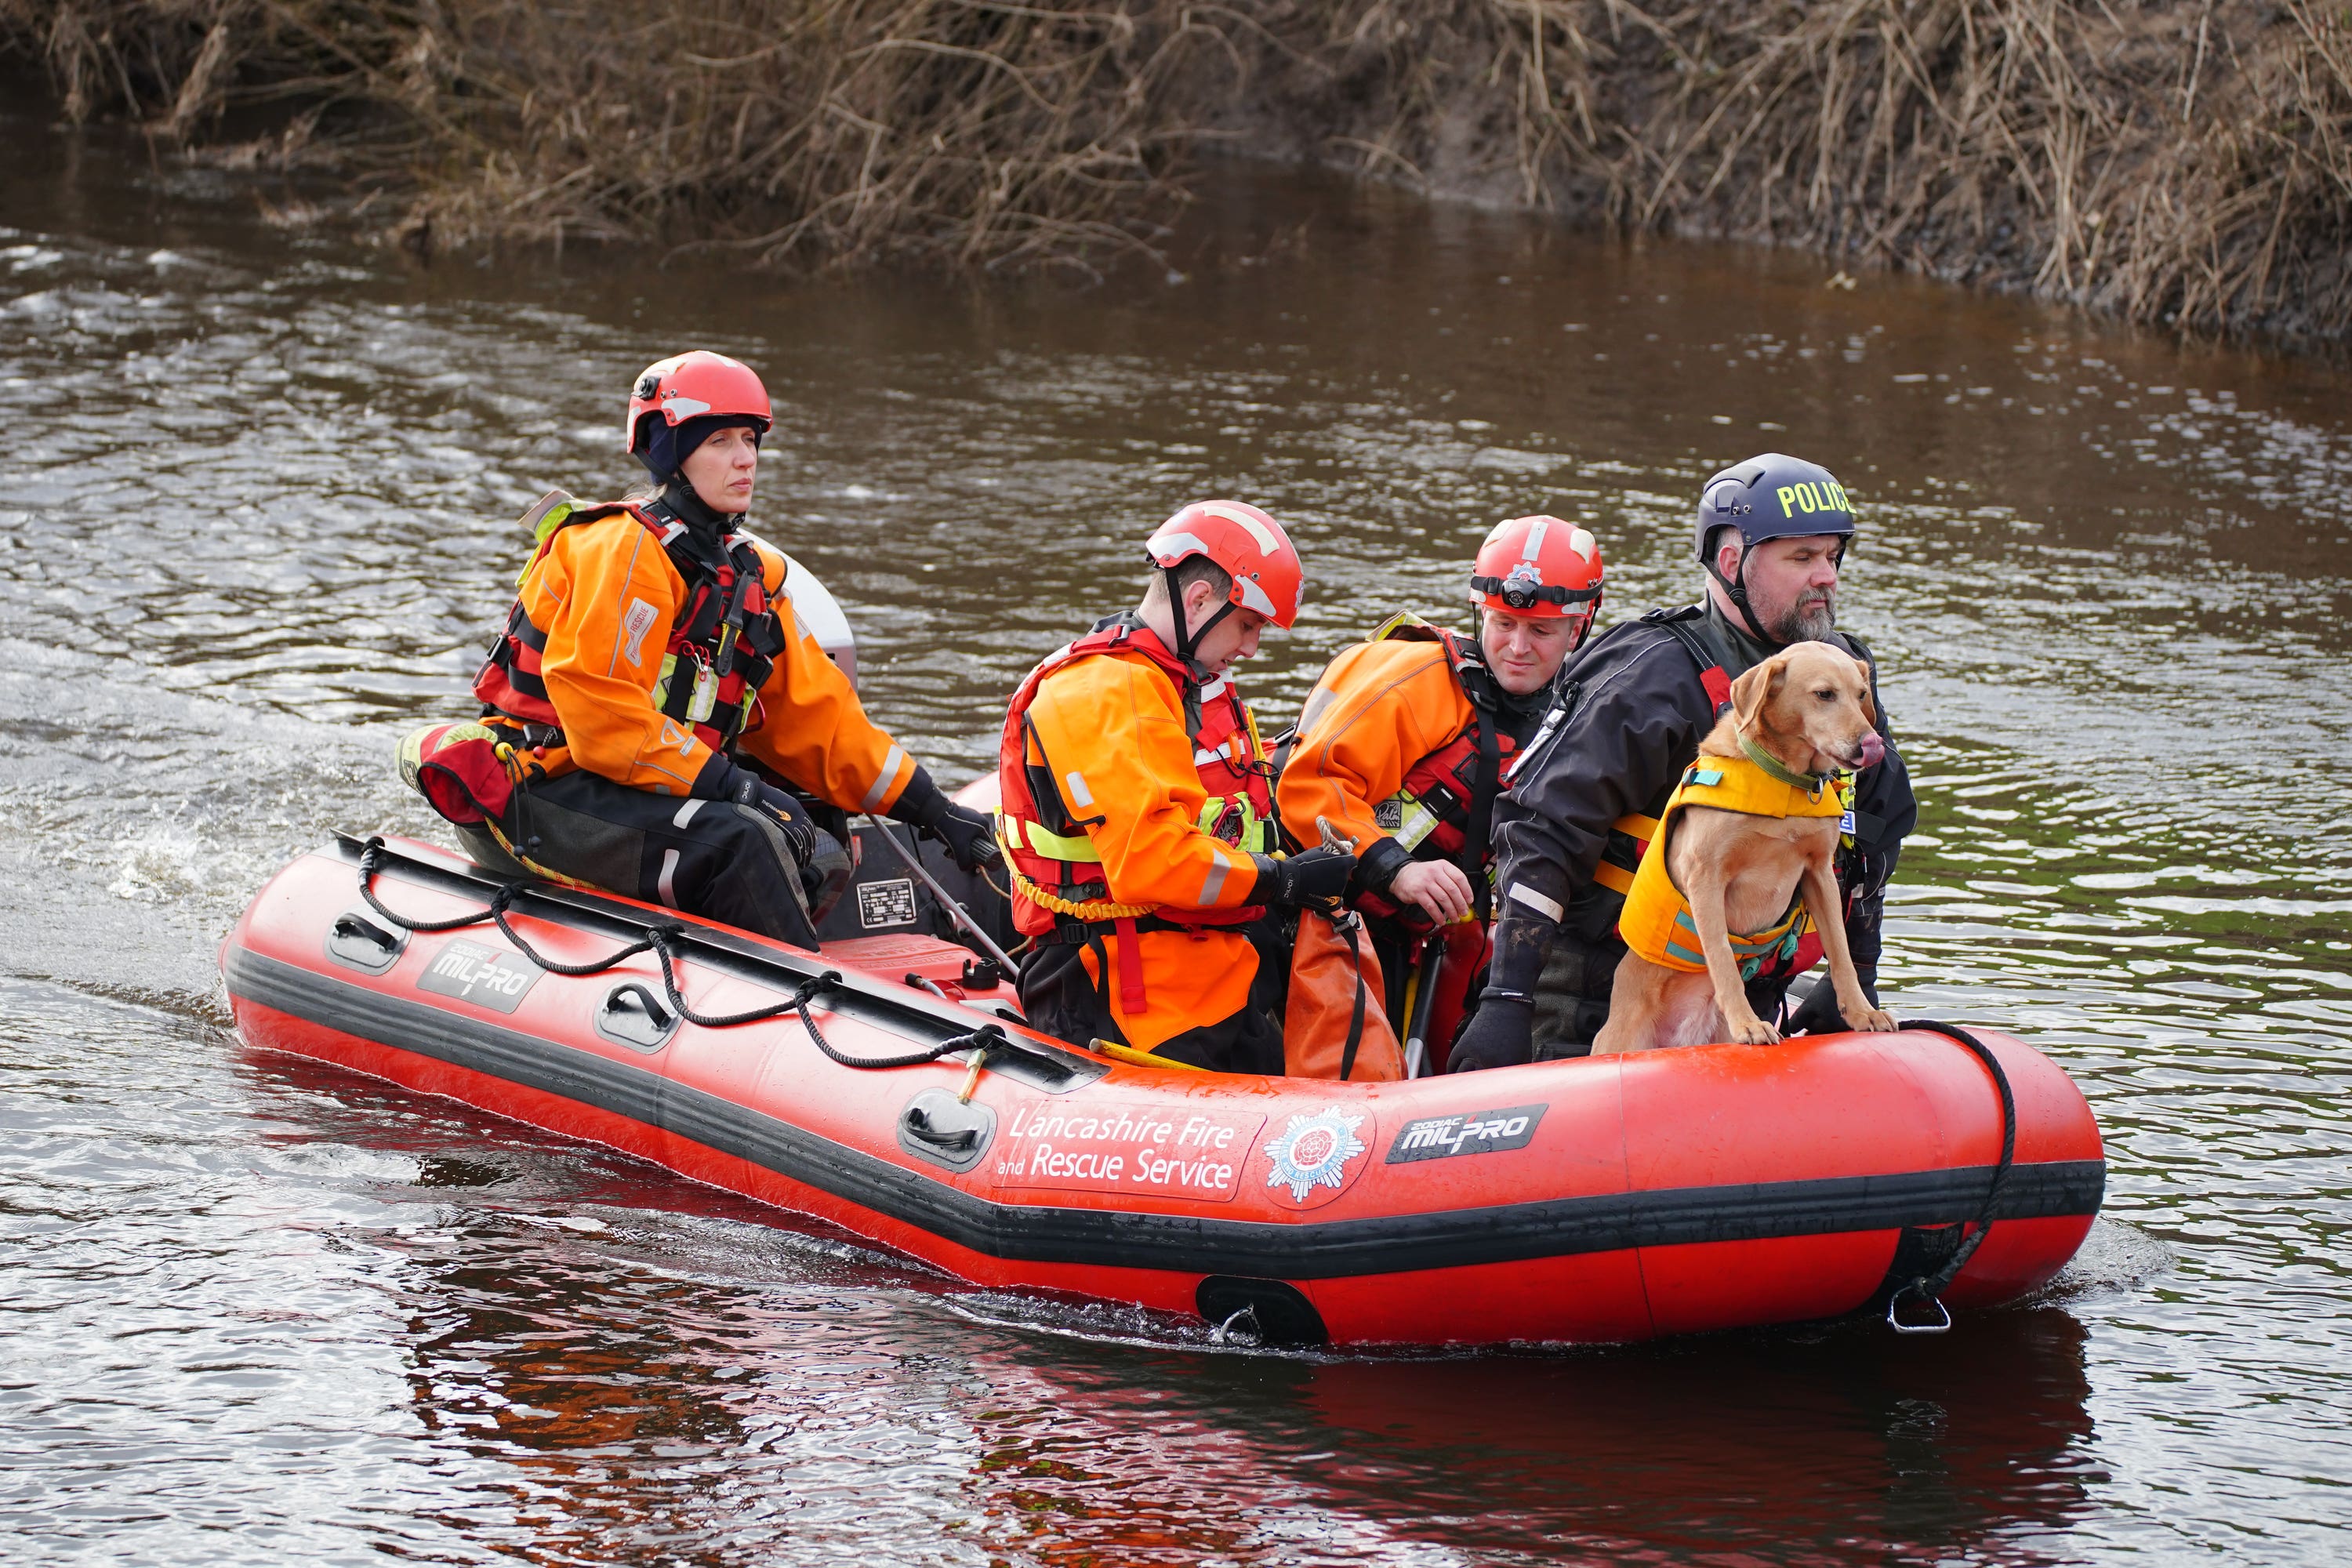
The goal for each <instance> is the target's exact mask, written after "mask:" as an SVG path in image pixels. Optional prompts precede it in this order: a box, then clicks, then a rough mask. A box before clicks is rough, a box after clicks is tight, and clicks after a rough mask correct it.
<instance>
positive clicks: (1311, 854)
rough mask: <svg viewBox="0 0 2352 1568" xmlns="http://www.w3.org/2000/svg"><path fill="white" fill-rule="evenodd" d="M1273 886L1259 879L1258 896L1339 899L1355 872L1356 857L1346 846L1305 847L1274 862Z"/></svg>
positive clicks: (1282, 900) (1293, 900)
mask: <svg viewBox="0 0 2352 1568" xmlns="http://www.w3.org/2000/svg"><path fill="white" fill-rule="evenodd" d="M1273 864H1274V875H1273V886H1272V887H1271V888H1268V887H1267V886H1266V885H1265V879H1264V878H1261V879H1259V891H1258V893H1257V895H1256V896H1257V897H1258V898H1259V899H1260V900H1263V901H1265V902H1266V903H1273V904H1318V905H1330V904H1334V903H1337V902H1338V901H1339V896H1340V895H1341V894H1342V893H1345V892H1346V891H1347V890H1348V879H1349V878H1350V877H1352V876H1354V875H1355V874H1356V858H1355V857H1354V856H1353V855H1351V854H1349V852H1348V851H1347V850H1345V849H1338V848H1315V849H1302V850H1300V851H1299V852H1298V853H1297V854H1296V855H1293V856H1291V857H1290V858H1288V859H1286V860H1276V861H1275V862H1274V863H1273Z"/></svg>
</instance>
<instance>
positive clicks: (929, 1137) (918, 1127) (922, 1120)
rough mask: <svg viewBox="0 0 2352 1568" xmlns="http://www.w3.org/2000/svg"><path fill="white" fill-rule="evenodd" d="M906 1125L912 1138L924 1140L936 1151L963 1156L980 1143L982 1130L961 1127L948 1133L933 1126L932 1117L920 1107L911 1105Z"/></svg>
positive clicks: (908, 1109)
mask: <svg viewBox="0 0 2352 1568" xmlns="http://www.w3.org/2000/svg"><path fill="white" fill-rule="evenodd" d="M906 1124H907V1131H908V1133H909V1134H910V1135H911V1136H913V1137H916V1138H919V1139H920V1140H922V1142H926V1143H929V1145H930V1146H931V1147H932V1148H934V1149H944V1150H946V1151H947V1152H950V1153H955V1154H961V1153H962V1152H964V1151H965V1150H967V1149H969V1148H971V1146H972V1145H973V1144H975V1143H977V1142H980V1129H979V1128H977V1127H959V1128H957V1129H956V1130H955V1131H952V1132H946V1131H940V1129H939V1128H936V1127H934V1126H932V1125H931V1119H930V1117H929V1115H927V1114H925V1112H924V1110H923V1108H922V1107H921V1106H919V1105H910V1106H908V1108H907V1116H906Z"/></svg>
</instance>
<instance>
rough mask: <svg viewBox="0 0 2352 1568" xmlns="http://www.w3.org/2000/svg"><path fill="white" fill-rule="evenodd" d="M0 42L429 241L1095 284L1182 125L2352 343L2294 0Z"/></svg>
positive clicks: (76, 82) (1165, 201) (1437, 4)
mask: <svg viewBox="0 0 2352 1568" xmlns="http://www.w3.org/2000/svg"><path fill="white" fill-rule="evenodd" d="M0 40H5V41H7V42H10V43H13V45H14V47H16V48H18V49H20V50H23V51H26V52H29V53H33V54H37V56H38V57H39V58H42V59H43V60H44V61H45V62H46V63H47V68H48V70H49V72H50V74H51V76H52V78H53V79H55V81H56V82H57V84H58V89H59V91H60V94H61V96H62V98H63V101H64V104H65V109H66V111H67V113H68V115H70V116H75V117H80V116H87V115H90V114H95V113H101V112H114V113H127V114H130V115H132V116H135V117H137V118H138V119H139V120H141V121H142V122H144V123H145V124H147V125H148V126H149V127H150V128H151V129H152V132H154V133H155V134H156V135H157V136H158V137H159V138H162V139H164V140H167V141H170V142H175V143H180V144H183V145H190V146H201V145H204V144H206V143H208V142H211V143H217V142H218V141H219V140H220V138H221V137H222V135H223V132H222V131H221V127H222V125H223V124H224V121H223V120H222V111H223V110H225V109H226V108H230V107H232V106H236V105H241V104H245V103H249V102H252V101H256V100H265V99H268V98H278V99H283V100H290V101H293V102H296V103H299V104H301V105H303V106H305V107H304V109H303V111H302V112H301V114H300V115H299V117H297V118H296V119H295V120H294V121H293V123H292V125H291V127H290V128H289V129H287V130H285V131H283V132H279V133H278V135H277V136H276V137H275V138H274V139H273V140H272V141H270V142H268V143H257V142H246V143H244V144H243V146H242V147H241V149H240V150H239V151H238V153H237V154H236V155H238V156H241V157H243V158H246V159H254V158H258V157H263V156H268V157H275V158H281V159H284V158H293V157H298V156H313V157H315V156H317V155H319V153H320V148H321V147H322V146H323V147H329V148H331V149H332V150H333V151H335V152H336V153H338V155H340V156H341V157H342V158H344V159H345V160H346V161H347V162H349V163H352V166H353V171H354V173H355V174H357V175H359V176H360V177H361V178H362V180H364V181H366V182H368V183H375V184H382V183H383V182H385V181H387V180H390V181H394V184H395V185H396V189H397V191H398V193H399V199H400V216H399V217H398V218H397V219H396V221H395V222H394V224H392V225H391V227H392V228H393V230H394V231H395V232H396V233H397V234H398V235H399V236H400V237H401V238H403V239H404V241H405V242H406V243H408V244H410V245H411V246H413V247H417V248H419V249H425V250H430V249H433V248H437V247H445V246H453V245H467V244H478V243H483V242H488V241H496V240H515V239H520V240H530V241H540V242H554V243H558V244H560V243H562V241H563V240H565V239H566V238H619V237H629V238H640V239H641V238H654V239H656V240H662V241H667V243H669V244H671V245H674V246H695V247H727V248H730V249H733V250H736V251H739V252H740V253H741V254H743V255H744V256H746V257H747V258H751V259H753V260H756V261H759V262H761V263H771V264H800V265H809V264H844V263H851V262H859V261H866V260H872V259H880V258H930V259H937V260H942V261H946V262H949V263H950V264H953V265H959V266H982V267H1001V266H1008V265H1014V266H1036V265H1065V266H1071V267H1077V268H1087V269H1088V270H1091V269H1092V267H1093V265H1094V264H1095V263H1096V262H1097V261H1098V260H1099V259H1100V258H1103V257H1105V256H1107V255H1111V254H1115V253H1117V252H1119V251H1122V250H1149V249H1150V248H1151V247H1152V246H1153V244H1154V242H1155V240H1156V239H1157V238H1158V237H1160V235H1161V234H1162V233H1164V230H1163V229H1162V228H1161V225H1163V224H1164V223H1165V222H1166V221H1167V218H1168V216H1170V214H1171V211H1172V210H1173V207H1174V205H1176V204H1177V203H1178V202H1180V201H1181V198H1182V194H1183V188H1184V180H1185V178H1186V174H1187V169H1188V159H1187V156H1186V154H1187V153H1190V152H1191V151H1192V150H1194V149H1196V148H1198V147H1200V146H1202V144H1204V143H1210V142H1216V143H1222V144H1223V145H1226V146H1228V147H1231V148H1233V149H1234V150H1236V151H1239V152H1243V153H1255V154H1262V155H1271V156H1295V157H1304V158H1308V159H1313V160H1317V161H1321V162H1329V163H1341V164H1345V165H1348V166H1350V167H1354V168H1357V169H1360V170H1361V171H1363V172H1365V173H1367V174H1371V175H1374V176H1376V177H1380V178H1385V179H1394V180H1402V181H1405V182H1408V183H1412V184H1419V185H1421V186H1423V187H1424V188H1427V189H1428V190H1430V191H1431V192H1432V193H1433V194H1438V195H1470V196H1475V197H1482V198H1486V199H1491V200H1500V201H1506V202H1510V203H1515V204H1520V205H1528V206H1532V207H1537V208H1542V209H1548V210H1552V211H1556V212H1559V213H1561V214H1563V215H1565V216H1570V217H1575V218H1580V219H1589V220H1597V221H1601V222H1605V223H1607V224H1610V225H1612V226H1618V227H1621V228H1629V229H1650V230H1663V231H1672V232H1681V233H1696V234H1714V235H1723V236H1731V237H1743V238H1755V239H1762V240H1769V241H1772V242H1775V243H1781V244H1794V245H1801V246H1806V247H1813V248H1817V249H1820V250H1823V251H1826V252H1828V253H1831V254H1832V255H1835V256H1838V257H1841V258H1854V259H1856V260H1858V261H1861V262H1864V263H1867V264H1872V265H1885V266H1889V267H1898V268H1913V269H1917V270H1922V271H1927V272H1931V273H1934V274H1936V275H1938V276H1941V277H1946V278H1951V279H1958V280H1962V281H1968V282H1973V283H1978V284H1982V285H1988V286H1993V287H2000V288H2014V289H2030V290H2032V291H2033V292H2035V293H2038V294H2041V295H2043V296H2046V297H2051V298H2055V299H2063V300H2072V301H2074V302H2077V303H2080V304H2082V305H2084V306H2086V307H2089V308H2092V309H2095V310H2105V311H2113V312H2116V313H2119V314H2122V315H2125V316H2128V317H2131V318H2134V319H2137V320H2143V321H2168V322H2179V323H2181V324H2183V325H2186V326H2189V327H2191V328H2194V329H2197V330H2200V331H2225V332H2227V331H2246V330H2261V331H2272V332H2279V333H2285V334H2290V335H2296V336H2303V335H2308V336H2315V337H2321V338H2329V339H2341V338H2344V337H2346V336H2347V334H2352V266H2347V245H2352V14H2347V11H2346V10H2345V9H2344V8H2343V7H2342V6H2341V5H2334V6H2331V5H2323V4H2321V3H2320V0H2265V3H2255V0H2142V3H2140V4H2136V5H2135V4H2132V3H2130V0H1816V3H1805V0H1714V3H1707V0H1326V3H1323V4H1316V3H1313V0H1226V3H1223V4H1219V3H1216V0H636V3H635V4H622V3H620V0H550V3H548V4H542V5H535V4H530V3H529V0H145V3H134V0H0ZM322 126H323V127H325V132H321V130H320V128H321V127H322ZM330 132H331V134H329V133H330ZM214 155H215V156H219V155H222V153H221V151H220V149H219V148H218V147H217V145H215V149H214Z"/></svg>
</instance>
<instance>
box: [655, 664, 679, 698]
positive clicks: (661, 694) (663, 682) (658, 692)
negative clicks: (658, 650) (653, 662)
mask: <svg viewBox="0 0 2352 1568" xmlns="http://www.w3.org/2000/svg"><path fill="white" fill-rule="evenodd" d="M676 671H677V655H676V654H674V653H666V654H664V655H662V661H661V679H658V680H656V681H655V682H654V706H655V707H656V709H659V708H664V707H667V705H668V703H669V678H670V676H671V675H672V674H674V673H676Z"/></svg>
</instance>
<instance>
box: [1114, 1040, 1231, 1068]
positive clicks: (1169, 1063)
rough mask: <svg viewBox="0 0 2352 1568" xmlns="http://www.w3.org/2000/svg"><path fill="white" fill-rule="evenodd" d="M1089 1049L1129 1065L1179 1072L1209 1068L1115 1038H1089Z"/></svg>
mask: <svg viewBox="0 0 2352 1568" xmlns="http://www.w3.org/2000/svg"><path fill="white" fill-rule="evenodd" d="M1087 1049H1088V1050H1090V1051H1093V1052H1095V1053H1096V1054H1097V1055H1098V1056H1106V1057H1108V1058H1110V1059H1111V1060H1113V1061H1115V1062H1125V1063H1127V1064H1128V1065H1129V1067H1139V1068H1173V1069H1174V1070H1175V1071H1177V1072H1207V1071H1208V1070H1209V1069H1208V1068H1202V1067H1194V1066H1193V1065H1192V1063H1191V1062H1180V1061H1178V1060H1177V1059H1176V1058H1173V1057H1160V1056H1154V1055H1152V1054H1151V1053H1150V1051H1139V1050H1137V1049H1136V1048H1135V1047H1133V1046H1122V1045H1120V1044H1118V1042H1117V1041H1114V1040H1088V1041H1087Z"/></svg>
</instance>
